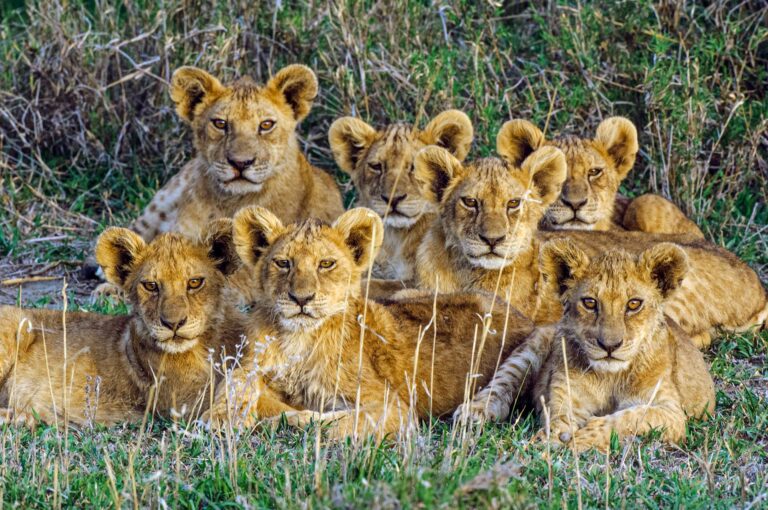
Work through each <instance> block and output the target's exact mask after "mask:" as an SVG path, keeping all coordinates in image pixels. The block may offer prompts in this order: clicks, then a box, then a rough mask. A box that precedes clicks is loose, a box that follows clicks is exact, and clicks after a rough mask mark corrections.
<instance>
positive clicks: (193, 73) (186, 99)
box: [171, 66, 224, 122]
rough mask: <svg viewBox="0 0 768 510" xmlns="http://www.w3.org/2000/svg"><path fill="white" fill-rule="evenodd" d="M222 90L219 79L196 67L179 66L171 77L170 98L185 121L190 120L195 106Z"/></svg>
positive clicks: (208, 100)
mask: <svg viewBox="0 0 768 510" xmlns="http://www.w3.org/2000/svg"><path fill="white" fill-rule="evenodd" d="M222 92H224V86H223V85H222V84H221V82H220V81H219V80H217V79H216V78H214V77H213V76H211V75H210V74H208V73H207V72H205V71H203V70H202V69H198V68H197V67H189V66H185V67H180V68H178V69H176V71H175V72H174V73H173V76H172V77H171V100H172V101H173V102H174V103H175V104H176V112H178V114H179V116H180V117H181V118H182V119H184V120H186V121H187V122H192V119H194V117H195V114H196V113H199V112H197V108H198V107H199V106H200V105H204V104H208V103H210V102H211V101H212V100H213V99H215V98H217V97H218V96H220V95H221V93H222Z"/></svg>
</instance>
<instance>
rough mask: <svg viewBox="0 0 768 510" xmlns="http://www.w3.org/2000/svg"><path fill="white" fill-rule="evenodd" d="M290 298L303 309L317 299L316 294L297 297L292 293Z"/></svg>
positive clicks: (289, 294)
mask: <svg viewBox="0 0 768 510" xmlns="http://www.w3.org/2000/svg"><path fill="white" fill-rule="evenodd" d="M288 297H289V298H291V301H293V302H294V303H296V304H297V305H299V306H302V307H303V306H305V305H306V304H307V303H309V302H310V301H312V300H313V299H315V295H314V294H309V295H306V296H297V295H295V294H293V293H292V292H289V293H288Z"/></svg>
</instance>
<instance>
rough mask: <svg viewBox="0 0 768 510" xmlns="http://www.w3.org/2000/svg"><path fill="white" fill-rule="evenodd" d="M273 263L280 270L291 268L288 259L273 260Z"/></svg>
mask: <svg viewBox="0 0 768 510" xmlns="http://www.w3.org/2000/svg"><path fill="white" fill-rule="evenodd" d="M274 262H275V265H276V266H277V267H279V268H280V269H288V268H289V267H291V261H290V260H288V259H275V260H274Z"/></svg>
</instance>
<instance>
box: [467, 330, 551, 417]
mask: <svg viewBox="0 0 768 510" xmlns="http://www.w3.org/2000/svg"><path fill="white" fill-rule="evenodd" d="M554 333H555V328H554V327H553V326H549V327H541V328H538V329H536V330H535V331H534V332H533V333H531V335H530V336H529V337H528V338H527V339H526V340H525V342H523V343H522V344H521V345H520V346H519V347H518V348H517V349H515V350H514V351H512V354H510V355H509V357H507V359H506V360H504V362H503V363H502V364H501V366H499V370H498V371H497V372H496V375H494V377H493V379H491V381H490V382H489V383H488V385H487V386H486V387H485V388H483V389H482V390H480V391H478V392H477V393H476V394H475V397H474V398H473V399H472V401H471V402H469V403H468V404H462V405H461V406H460V407H459V408H458V409H457V410H456V413H454V421H456V422H461V421H465V420H469V421H470V422H477V423H482V422H484V421H501V420H505V419H507V418H508V417H509V415H510V413H511V412H512V406H513V405H514V403H515V402H516V401H517V400H518V399H519V397H520V396H521V395H523V394H525V393H526V386H528V385H530V383H531V381H533V380H535V379H536V377H537V375H538V372H539V370H540V369H541V365H542V364H543V363H544V361H545V360H546V359H547V357H548V356H549V352H550V349H551V348H552V340H553V338H554Z"/></svg>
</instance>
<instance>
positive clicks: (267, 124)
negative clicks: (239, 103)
mask: <svg viewBox="0 0 768 510" xmlns="http://www.w3.org/2000/svg"><path fill="white" fill-rule="evenodd" d="M273 127H275V121H274V120H262V121H261V124H259V129H260V130H261V131H262V132H265V131H269V130H270V129H272V128H273Z"/></svg>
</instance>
